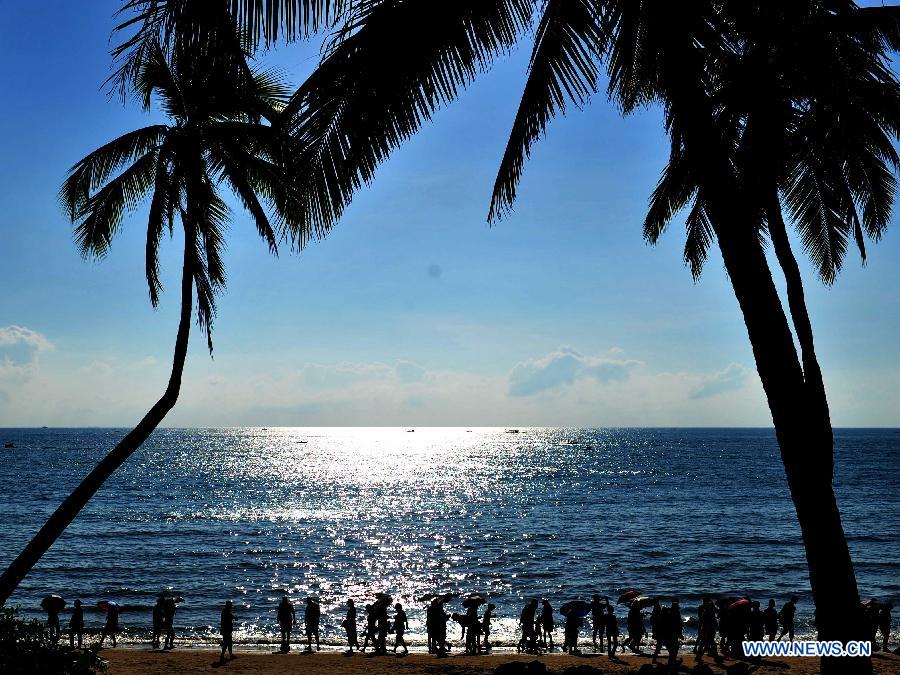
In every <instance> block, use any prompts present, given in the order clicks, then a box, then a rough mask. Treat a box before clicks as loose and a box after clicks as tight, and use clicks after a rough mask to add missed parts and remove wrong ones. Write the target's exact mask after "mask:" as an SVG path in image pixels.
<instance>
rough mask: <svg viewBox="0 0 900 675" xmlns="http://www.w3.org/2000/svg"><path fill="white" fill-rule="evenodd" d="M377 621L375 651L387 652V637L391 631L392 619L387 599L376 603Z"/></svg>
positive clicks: (379, 652)
mask: <svg viewBox="0 0 900 675" xmlns="http://www.w3.org/2000/svg"><path fill="white" fill-rule="evenodd" d="M375 621H376V625H375V636H376V637H375V653H376V654H387V638H388V633H389V632H390V631H391V619H390V617H389V616H388V603H387V602H386V601H383V602H379V603H377V604H376V612H375Z"/></svg>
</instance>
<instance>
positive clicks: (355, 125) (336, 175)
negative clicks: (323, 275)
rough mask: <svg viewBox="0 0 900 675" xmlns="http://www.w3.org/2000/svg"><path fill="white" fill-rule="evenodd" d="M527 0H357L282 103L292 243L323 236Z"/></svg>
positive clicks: (515, 22) (480, 65) (498, 47)
mask: <svg viewBox="0 0 900 675" xmlns="http://www.w3.org/2000/svg"><path fill="white" fill-rule="evenodd" d="M530 10H531V2H530V0H492V1H491V2H485V1H484V0H432V1H431V2H402V1H400V0H384V1H382V2H373V1H372V0H364V1H363V2H359V3H358V4H357V5H356V7H355V11H354V14H353V16H352V17H350V18H349V19H348V21H347V23H346V25H345V26H344V30H343V31H342V32H341V33H340V34H339V35H338V36H337V37H336V38H335V41H334V43H333V44H332V45H331V46H330V48H329V50H328V52H327V56H326V58H325V59H324V61H323V62H322V63H321V65H320V66H319V68H318V69H317V70H316V71H315V73H313V75H311V76H310V78H309V79H308V80H307V81H306V82H305V83H304V84H303V85H302V86H301V87H300V89H299V90H298V91H297V93H296V94H295V95H294V97H293V100H292V101H291V103H290V104H289V105H288V106H287V108H286V109H285V111H284V118H285V119H286V120H287V123H286V126H287V128H289V129H290V130H291V131H292V132H293V134H294V135H295V138H296V141H297V150H296V152H295V153H294V154H295V157H294V160H295V169H294V170H295V173H296V175H297V176H298V179H297V194H298V195H299V196H300V199H301V200H302V202H303V218H302V224H301V225H300V229H299V230H297V231H295V233H294V243H295V245H302V243H303V242H304V241H305V240H306V239H308V238H309V237H310V236H317V237H322V236H324V235H325V234H326V233H327V232H328V231H329V230H330V229H331V228H332V227H333V226H334V224H335V222H336V221H337V219H338V218H339V217H340V215H341V213H342V212H343V210H344V208H345V207H346V206H347V205H348V204H349V202H350V200H351V199H352V196H353V194H354V192H355V191H356V190H357V189H359V187H361V186H362V185H365V184H368V183H370V182H371V180H372V179H373V177H374V173H375V170H376V167H377V166H378V165H379V164H380V163H381V162H382V161H383V160H384V159H386V158H387V157H388V155H389V154H390V153H391V152H392V151H393V150H394V149H395V148H396V147H397V146H398V145H400V144H401V143H402V142H403V141H405V140H406V139H408V138H409V137H410V136H411V135H412V134H413V133H415V132H416V131H417V130H418V129H419V127H420V126H421V125H422V123H423V122H425V121H427V120H428V119H430V118H431V116H432V114H433V113H434V111H435V110H436V109H437V108H439V107H440V106H442V105H444V104H446V103H448V102H450V101H451V100H452V99H454V98H455V97H456V95H457V94H458V92H459V91H460V89H461V88H462V87H465V86H466V85H467V84H468V83H469V82H470V81H471V80H472V78H473V77H475V75H476V74H477V73H478V72H479V71H481V70H484V69H485V68H487V67H488V66H489V65H490V63H491V62H492V60H493V59H494V58H495V57H496V56H497V54H499V53H501V52H503V51H504V50H507V49H508V48H510V47H511V46H512V45H513V44H514V42H515V41H516V39H517V37H518V36H519V34H520V33H521V32H522V31H523V30H524V29H525V28H526V26H527V25H528V21H529V17H530Z"/></svg>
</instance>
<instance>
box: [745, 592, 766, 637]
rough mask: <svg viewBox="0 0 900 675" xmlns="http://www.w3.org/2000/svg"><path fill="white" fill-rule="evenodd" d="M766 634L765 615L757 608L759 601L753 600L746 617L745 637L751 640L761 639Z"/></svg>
mask: <svg viewBox="0 0 900 675" xmlns="http://www.w3.org/2000/svg"><path fill="white" fill-rule="evenodd" d="M765 634H766V616H765V614H763V613H762V611H761V610H760V609H759V602H758V601H756V600H754V601H753V604H752V605H751V606H750V616H749V617H748V618H747V637H748V638H749V639H751V640H762V639H763V636H764V635H765Z"/></svg>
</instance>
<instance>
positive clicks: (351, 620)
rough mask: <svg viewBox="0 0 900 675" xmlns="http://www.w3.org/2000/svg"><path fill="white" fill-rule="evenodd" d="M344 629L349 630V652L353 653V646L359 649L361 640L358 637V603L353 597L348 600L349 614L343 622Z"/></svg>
mask: <svg viewBox="0 0 900 675" xmlns="http://www.w3.org/2000/svg"><path fill="white" fill-rule="evenodd" d="M341 626H343V628H344V630H345V631H347V644H348V646H349V647H350V650H349V652H348V653H349V654H352V653H353V648H354V647H356V648H357V649H359V648H360V647H359V640H358V639H357V637H356V604H355V603H354V602H353V598H350V599H349V600H347V616H346V617H345V618H344V621H343V623H341Z"/></svg>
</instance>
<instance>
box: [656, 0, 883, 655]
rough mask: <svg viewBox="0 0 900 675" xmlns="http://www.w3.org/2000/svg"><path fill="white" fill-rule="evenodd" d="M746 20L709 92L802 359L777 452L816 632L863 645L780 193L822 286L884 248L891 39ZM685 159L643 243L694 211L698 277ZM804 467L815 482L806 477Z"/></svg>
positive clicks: (679, 151)
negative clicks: (854, 256)
mask: <svg viewBox="0 0 900 675" xmlns="http://www.w3.org/2000/svg"><path fill="white" fill-rule="evenodd" d="M743 9H744V10H745V11H746V12H747V13H746V14H745V15H743V16H740V17H739V18H740V19H741V20H743V21H749V22H751V25H752V30H749V31H748V30H746V29H745V30H744V34H745V35H749V36H751V37H752V38H753V39H752V40H750V39H744V41H743V44H742V48H741V50H740V51H739V52H738V53H731V54H727V53H726V54H721V55H719V58H718V59H717V63H716V64H715V65H716V67H717V69H718V70H719V71H720V72H718V73H715V76H714V77H712V78H710V82H712V83H713V84H714V91H713V93H712V98H713V99H714V100H717V101H719V103H720V107H719V109H718V110H717V111H716V118H715V123H716V124H717V125H718V127H717V134H716V135H717V136H718V137H719V138H720V139H726V143H727V144H729V145H730V146H731V150H732V154H731V158H730V161H731V162H732V164H733V166H734V167H735V169H736V171H737V173H738V175H739V176H740V184H741V189H742V191H743V193H744V194H745V195H746V200H745V202H744V204H745V206H746V207H747V208H749V209H754V210H755V213H756V214H757V215H756V218H757V221H758V223H759V226H760V229H761V228H762V226H765V227H766V230H767V233H768V235H769V237H770V239H771V241H772V243H773V248H774V251H775V253H776V256H777V259H778V262H779V265H780V267H781V268H782V271H783V273H784V276H785V280H786V286H787V300H788V306H789V308H790V318H791V320H792V324H793V328H794V332H795V334H796V336H797V342H798V344H799V346H800V351H801V364H800V365H801V372H802V382H801V383H800V385H799V386H798V389H797V390H798V391H802V393H803V396H804V397H805V398H804V399H803V400H800V401H798V403H797V405H796V409H797V412H796V413H795V414H797V416H798V420H797V426H798V427H800V431H799V432H798V434H797V436H796V438H797V439H798V440H797V446H796V447H794V448H793V450H792V451H790V452H785V445H784V444H782V453H783V456H784V459H785V467H786V469H787V474H788V480H789V483H790V485H791V488H792V494H793V497H794V501H795V505H796V507H797V513H798V518H799V520H800V523H801V528H802V530H803V535H804V540H805V543H806V547H807V558H808V563H809V567H810V578H811V583H812V587H813V594H814V599H815V600H816V605H817V624H818V628H819V632H820V635H821V636H822V637H825V638H829V639H833V638H835V637H837V638H840V639H845V640H846V639H850V638H856V639H865V638H866V635H865V632H864V631H863V628H862V626H863V622H862V616H861V615H860V613H859V610H858V602H859V596H858V592H857V587H856V582H855V577H854V574H853V568H852V563H851V560H850V556H849V551H848V549H847V546H846V540H845V537H844V535H843V529H842V527H841V523H840V515H839V513H838V511H837V508H836V506H835V505H834V495H833V490H832V487H831V480H832V472H833V460H832V458H833V436H832V431H831V423H830V416H829V410H828V402H827V398H826V395H825V386H824V382H823V378H822V373H821V369H820V366H819V363H818V360H817V358H816V355H815V345H814V340H813V332H812V326H811V322H810V320H809V316H808V312H807V309H806V305H805V300H804V291H803V284H802V279H801V276H800V270H799V266H798V264H797V261H796V259H795V258H794V255H793V253H792V251H791V248H790V244H789V240H788V237H787V232H786V227H785V223H784V220H783V217H782V206H781V200H780V198H779V192H781V194H783V196H784V200H785V203H786V205H787V206H788V208H789V209H790V211H791V214H792V219H793V221H794V223H795V224H796V226H797V228H798V230H799V231H800V233H801V237H802V240H803V243H804V246H805V248H806V249H807V251H808V253H809V255H810V258H811V259H812V261H813V262H814V264H815V265H816V267H817V269H818V271H819V275H820V277H821V279H822V280H823V281H824V282H825V283H831V282H833V280H834V277H835V274H836V273H837V271H838V270H839V269H840V267H841V264H842V262H843V258H844V255H845V252H846V248H847V242H848V240H849V239H850V238H851V237H852V238H854V239H855V240H856V243H857V245H858V246H859V248H860V252H861V254H862V255H863V259H865V237H864V231H865V234H867V235H868V236H869V237H870V238H872V239H873V240H876V241H877V240H878V238H880V236H881V234H882V232H883V231H884V229H885V228H886V227H887V224H888V222H889V218H890V211H891V204H892V201H893V196H894V192H895V184H896V179H895V176H894V174H893V173H892V169H896V168H897V166H898V158H897V155H896V152H895V151H894V148H893V145H892V137H893V138H897V135H898V129H900V107H898V98H897V93H898V85H897V81H896V79H895V78H894V76H893V75H892V74H891V72H890V71H889V70H888V69H887V68H886V64H885V63H884V53H883V51H884V45H883V43H882V40H883V39H884V37H885V36H887V37H888V38H891V33H890V31H887V32H885V31H883V26H882V27H879V26H878V25H877V22H876V23H875V24H872V23H869V24H868V25H864V26H862V27H861V28H860V29H859V30H857V29H853V30H841V31H837V30H834V28H835V25H834V23H833V21H831V20H830V19H831V18H832V17H831V16H827V15H826V17H822V18H824V19H825V20H821V21H809V20H808V17H805V16H802V15H801V16H799V17H798V16H797V15H796V14H794V13H793V12H792V11H791V9H792V8H790V7H787V6H784V5H777V4H773V5H765V6H760V7H758V8H753V9H751V10H749V11H748V7H747V6H744V7H743ZM798 19H799V20H798ZM722 71H724V72H722ZM819 73H821V74H819ZM817 75H818V76H817ZM686 154H687V153H686V151H685V147H684V143H683V142H682V143H680V144H676V143H673V152H672V156H671V157H670V162H669V165H668V166H667V167H666V170H665V172H664V174H663V177H662V179H661V180H660V184H659V186H658V187H657V189H656V191H655V192H654V195H653V199H652V200H651V208H650V213H649V214H648V218H647V220H646V222H645V236H646V237H647V238H648V239H649V240H650V241H651V242H655V241H656V239H657V237H658V236H659V234H660V233H661V232H662V230H663V228H664V227H665V224H666V223H667V221H668V220H669V218H670V217H671V216H672V214H673V213H674V212H675V211H677V210H678V209H680V208H681V207H683V206H684V205H685V204H686V203H687V202H688V201H690V200H693V204H692V206H691V211H690V213H689V215H688V218H687V221H686V222H687V227H688V242H687V245H686V247H685V259H686V261H688V262H689V263H690V264H691V266H692V269H693V270H694V272H695V275H696V274H699V270H700V268H701V266H702V263H703V260H704V259H705V255H706V248H707V247H708V246H709V245H710V244H711V242H712V240H713V238H714V236H715V234H716V233H715V232H714V229H713V226H712V224H711V223H710V220H709V217H708V212H709V208H710V206H709V203H708V201H709V192H708V191H705V190H704V187H703V185H702V182H701V181H700V180H699V179H698V176H699V175H700V174H701V172H702V169H700V168H698V167H696V166H694V165H693V164H692V162H691V161H690V160H689V158H688V157H687V156H686ZM857 207H859V211H861V213H862V217H860V215H859V213H858V208H857ZM718 238H719V240H720V241H721V239H722V236H721V233H719V234H718ZM770 401H771V396H770ZM804 415H805V417H804ZM804 433H805V434H806V437H807V438H808V439H809V440H810V442H809V444H808V446H807V451H808V453H809V454H808V455H807V456H804V454H803V452H802V446H800V442H801V441H800V439H801V438H802V434H804ZM816 442H818V445H819V447H816ZM810 461H811V462H815V463H816V465H817V467H818V468H819V472H818V475H815V473H813V472H811V471H810V466H809V464H808V463H807V462H810ZM811 474H812V475H811ZM820 508H822V509H824V510H820ZM823 665H824V664H823ZM829 665H830V667H834V668H839V669H840V670H841V671H842V672H848V670H849V669H850V668H854V667H859V668H866V667H868V666H867V665H866V664H865V663H864V662H861V661H855V662H853V663H850V664H847V663H842V664H839V665H835V664H831V663H830V664H829Z"/></svg>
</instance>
